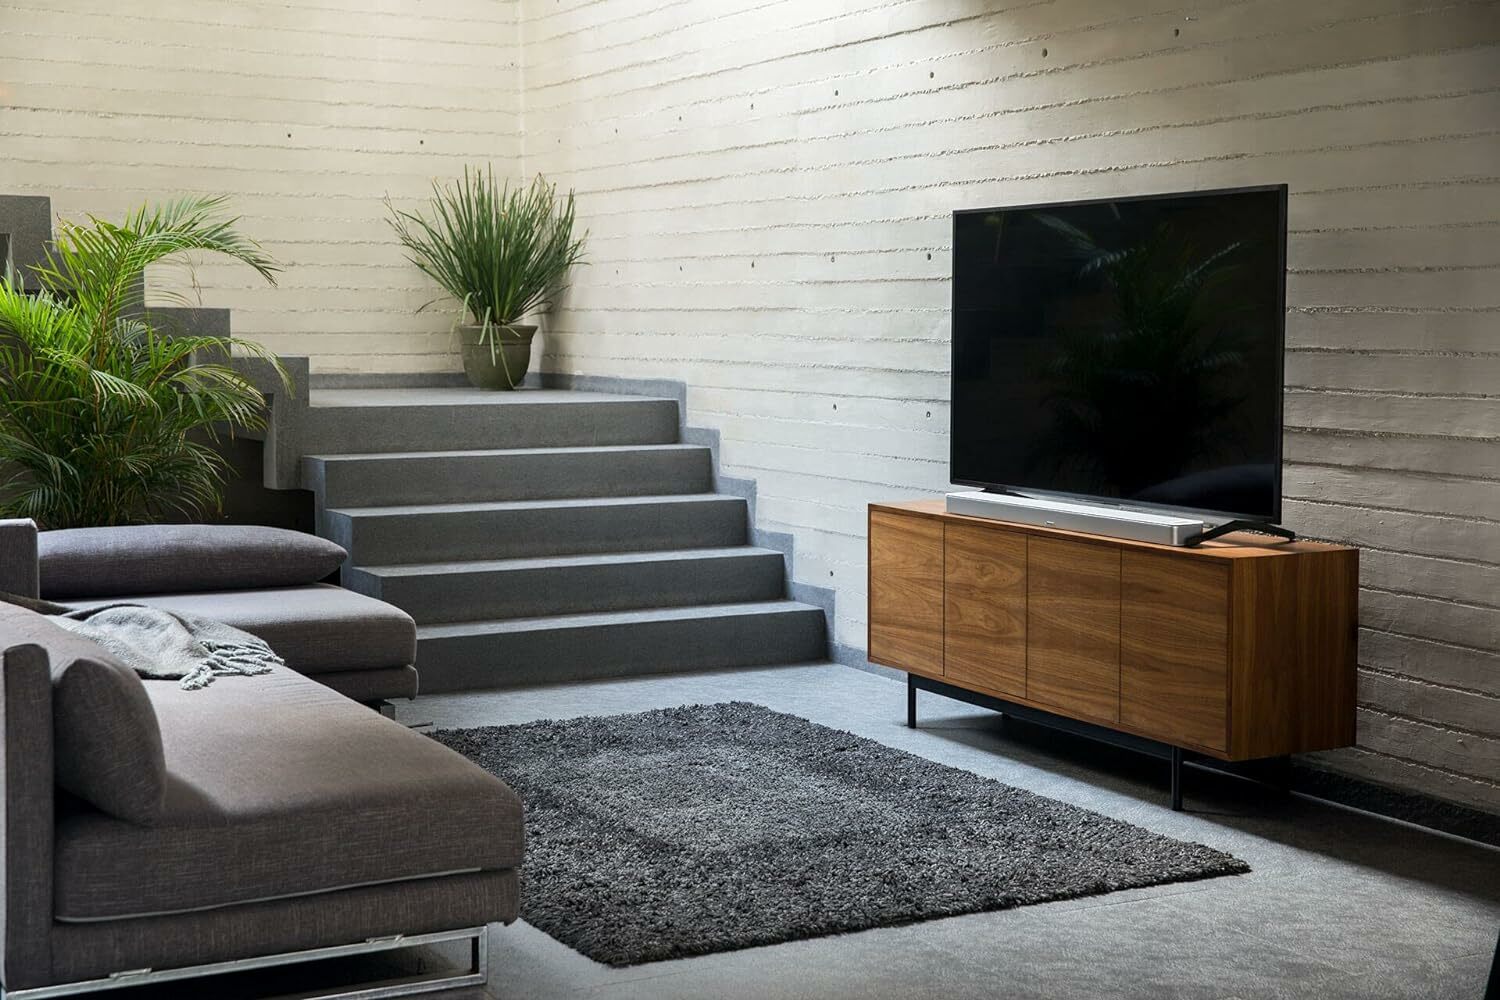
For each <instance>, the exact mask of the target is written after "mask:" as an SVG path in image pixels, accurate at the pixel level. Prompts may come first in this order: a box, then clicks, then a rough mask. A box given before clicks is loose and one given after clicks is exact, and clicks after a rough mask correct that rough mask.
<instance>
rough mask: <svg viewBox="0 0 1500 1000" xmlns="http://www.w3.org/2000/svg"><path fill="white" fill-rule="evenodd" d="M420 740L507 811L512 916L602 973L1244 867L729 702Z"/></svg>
mask: <svg viewBox="0 0 1500 1000" xmlns="http://www.w3.org/2000/svg"><path fill="white" fill-rule="evenodd" d="M434 739H437V740H439V741H441V742H442V743H445V744H447V745H448V746H450V747H452V748H453V749H455V750H457V751H458V752H459V753H461V754H463V755H464V756H466V757H468V758H470V759H471V760H473V761H475V762H477V763H478V764H479V765H480V766H482V767H483V768H485V770H487V771H489V772H490V773H492V774H494V775H497V776H498V777H500V778H502V779H503V780H504V781H505V782H506V783H507V784H509V785H510V786H511V787H512V788H514V789H515V790H516V791H517V792H518V793H520V795H521V798H522V799H523V800H524V801H525V803H526V835H527V846H526V863H525V867H524V869H523V872H522V887H521V916H522V917H523V918H525V919H526V921H527V922H529V923H530V924H532V925H533V926H535V927H537V928H539V929H540V930H542V931H544V932H546V933H547V934H550V935H551V936H553V937H555V938H557V939H558V940H559V941H562V942H563V943H565V944H568V945H570V946H572V947H573V948H576V949H577V950H578V951H580V952H582V953H583V954H585V955H587V956H588V957H590V958H592V959H595V960H597V961H600V962H607V963H609V964H610V965H616V966H621V965H637V964H639V963H642V962H655V961H659V960H661V959H668V958H682V957H686V956H689V955H704V954H708V953H710V952H716V951H730V950H732V949H736V948H749V947H753V946H755V945H765V944H775V943H777V942H781V941H791V940H795V939H797V938H808V937H816V936H819V935H823V934H835V933H839V932H842V931H857V930H863V929H865V928H869V927H881V926H886V925H890V924H903V923H910V922H912V921H917V920H929V919H931V918H933V917H946V916H952V915H954V914H959V913H976V912H979V911H982V910H998V909H1004V908H1007V907H1012V906H1026V905H1028V904H1031V903H1042V902H1046V901H1048V900H1056V899H1069V898H1072V897H1075V896H1088V895H1094V894H1097V893H1105V892H1114V891H1115V890H1117V889H1129V888H1135V887H1139V886H1147V885H1160V884H1162V883H1166V882H1183V881H1188V880H1191V879H1201V878H1211V877H1214V876H1217V875H1231V874H1239V873H1243V872H1247V871H1249V870H1250V869H1249V867H1248V866H1247V865H1246V864H1245V863H1244V862H1242V861H1240V860H1238V859H1236V858H1234V857H1231V856H1230V855H1228V854H1224V853H1222V852H1220V851H1215V850H1212V849H1210V848H1207V847H1204V846H1202V845H1200V844H1189V843H1185V842H1183V841H1180V840H1172V839H1169V838H1167V837H1162V836H1158V835H1157V834H1154V833H1151V832H1150V831H1148V830H1143V829H1141V828H1140V827H1137V826H1132V825H1130V824H1128V823H1122V822H1119V821H1117V820H1113V819H1109V818H1108V817H1105V816H1101V815H1099V814H1098V813H1093V812H1089V811H1087V810H1085V809H1079V808H1077V807H1076V806H1070V805H1067V804H1065V803H1062V802H1057V801H1054V800H1052V799H1048V798H1043V797H1042V796H1040V795H1035V794H1032V793H1031V792H1026V791H1022V790H1021V789H1019V788H1012V787H1010V786H1009V785H1003V784H1001V783H999V782H998V781H991V780H990V779H988V778H981V777H979V776H978V775H976V774H972V773H970V772H968V771H960V770H956V769H954V768H951V767H945V766H943V765H941V764H935V763H933V762H932V761H929V760H924V759H923V758H921V757H915V756H913V755H911V754H908V753H903V752H902V751H900V750H893V749H891V748H890V747H887V746H882V745H881V744H879V743H875V742H873V741H871V740H867V739H863V738H861V737H858V736H853V735H851V734H849V733H844V732H838V731H836V730H833V729H829V728H827V727H824V726H819V725H816V724H814V723H811V722H808V721H807V720H806V719H800V718H797V717H796V716H791V715H783V714H781V713H779V712H773V711H771V710H770V709H767V708H764V707H762V706H760V705H751V704H746V703H744V702H733V703H729V704H722V705H695V706H689V707H684V708H670V709H665V710H662V711H656V712H644V713H641V714H640V715H618V716H613V717H606V718H585V719H569V720H566V721H562V722H550V721H548V722H535V723H530V724H528V725H522V726H500V727H489V728H483V729H455V730H447V731H443V732H438V733H435V734H434Z"/></svg>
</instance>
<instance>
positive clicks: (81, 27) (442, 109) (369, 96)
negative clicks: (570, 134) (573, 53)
mask: <svg viewBox="0 0 1500 1000" xmlns="http://www.w3.org/2000/svg"><path fill="white" fill-rule="evenodd" d="M516 15H517V6H516V3H515V2H514V0H444V2H442V3H440V4H413V3H408V2H403V0H375V2H356V0H317V2H316V3H301V2H298V3H276V2H266V0H198V2H194V3H180V2H168V0H148V2H132V3H127V4H121V3H114V2H111V0H24V2H21V3H16V4H7V5H6V7H5V9H4V10H3V11H0V194H7V195H15V194H22V195H45V196H49V197H51V198H52V206H53V209H54V210H55V211H56V212H58V213H60V214H61V215H63V216H64V217H68V218H74V219H77V218H79V217H81V216H82V215H83V214H84V213H91V214H94V215H99V216H102V217H104V218H116V217H119V216H121V215H123V214H124V213H125V212H126V211H128V210H130V209H132V208H134V207H135V206H137V205H139V204H141V203H142V202H144V201H147V200H161V199H164V198H170V197H175V196H179V195H183V194H227V195H229V196H230V198H231V207H232V209H233V210H234V211H236V212H238V213H241V214H242V215H243V216H244V219H243V222H242V224H241V227H242V228H243V229H244V231H245V232H246V233H248V234H250V235H252V236H254V237H256V238H257V239H259V240H260V241H261V242H262V243H264V245H265V246H266V247H267V249H269V250H270V251H271V253H272V254H273V255H274V256H275V257H276V258H277V259H278V260H280V261H281V262H282V263H283V264H284V265H286V272H285V273H284V275H283V276H282V277H281V280H280V287H279V288H277V289H270V288H267V287H266V286H264V285H262V284H258V283H257V279H256V278H255V275H254V274H253V273H252V272H250V271H248V270H246V269H243V268H236V267H228V266H224V265H218V264H209V265H205V266H203V267H202V268H200V269H199V273H198V280H199V282H200V284H201V285H202V287H203V299H204V301H205V302H207V303H208V304H210V305H213V306H220V307H231V308H233V310H234V322H235V332H236V333H237V334H239V335H241V336H247V337H251V338H253V339H256V340H259V341H261V342H262V343H264V344H265V345H266V346H268V347H270V348H272V349H273V350H276V351H280V352H282V353H286V354H305V355H310V356H312V357H313V358H314V359H315V368H316V370H317V371H320V372H328V371H448V370H453V369H455V368H456V367H457V359H456V355H455V353H454V345H453V339H452V336H451V319H450V317H449V316H447V315H446V314H440V313H435V312H429V313H425V314H423V315H421V316H417V315H414V314H415V312H416V310H417V308H418V307H419V306H421V305H422V304H423V303H425V302H427V301H429V300H430V299H432V298H433V296H434V291H433V289H432V287H431V285H430V284H429V283H428V282H426V281H425V280H424V279H421V277H420V276H419V275H418V274H417V273H416V272H415V270H414V269H412V268H411V267H410V266H408V265H407V264H406V263H405V262H404V261H403V259H402V256H401V253H400V250H399V249H398V248H397V247H396V245H395V243H394V241H393V240H392V238H391V234H390V231H389V229H388V228H387V226H386V225H385V223H384V221H383V220H384V218H385V214H386V213H385V207H384V205H383V204H382V199H383V198H384V197H385V196H386V195H387V194H389V195H390V196H391V197H392V198H393V200H394V201H395V202H396V203H397V204H399V205H401V206H402V207H407V206H410V205H413V204H416V203H417V201H418V200H419V199H421V198H422V197H424V196H425V195H426V194H427V192H428V185H429V183H430V181H431V179H432V178H434V177H449V176H457V175H458V174H459V173H461V171H462V169H463V166H464V165H465V164H469V163H473V164H479V163H485V162H494V163H495V165H496V169H497V170H498V171H501V172H502V173H504V174H506V175H513V174H519V154H520V118H519V107H520V100H519V93H518V89H517V83H518V65H517V63H518V56H517V23H516ZM185 281H186V279H185V277H184V276H183V275H181V274H162V275H157V276H155V278H154V282H153V283H154V284H156V285H157V286H158V287H161V286H168V285H169V286H172V287H178V288H181V287H184V285H185Z"/></svg>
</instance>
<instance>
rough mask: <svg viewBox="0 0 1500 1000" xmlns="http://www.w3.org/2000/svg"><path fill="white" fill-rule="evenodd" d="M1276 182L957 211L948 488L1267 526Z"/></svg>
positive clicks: (1273, 414)
mask: <svg viewBox="0 0 1500 1000" xmlns="http://www.w3.org/2000/svg"><path fill="white" fill-rule="evenodd" d="M1285 262H1286V188H1285V187H1284V186H1275V187H1262V188H1245V189H1237V190H1232V191H1205V192H1195V193H1189V194H1173V195H1155V196H1151V197H1143V198H1120V199H1110V200H1101V201H1088V202H1073V203H1068V204H1056V205H1029V206H1024V207H1019V208H994V209H979V210H974V211H963V212H956V213H954V216H953V400H952V439H951V448H952V452H951V474H952V479H953V482H955V483H962V484H965V485H969V486H982V487H985V488H988V489H995V490H1011V491H1015V492H1021V493H1028V492H1029V493H1034V494H1043V495H1047V494H1055V495H1064V496H1070V497H1087V498H1095V499H1100V498H1102V499H1105V500H1107V501H1110V502H1115V503H1122V504H1126V505H1130V506H1137V505H1139V506H1150V507H1165V508H1171V509H1174V510H1185V511H1194V512H1206V513H1212V514H1222V515H1226V516H1233V517H1241V518H1253V519H1256V520H1262V521H1270V522H1273V523H1274V522H1279V521H1280V519H1281V419H1282V414H1281V405H1282V404H1281V397H1282V359H1283V344H1284V339H1285V314H1286V310H1285V300H1286V263H1285Z"/></svg>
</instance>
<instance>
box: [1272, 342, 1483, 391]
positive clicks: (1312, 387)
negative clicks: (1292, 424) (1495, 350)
mask: <svg viewBox="0 0 1500 1000" xmlns="http://www.w3.org/2000/svg"><path fill="white" fill-rule="evenodd" d="M1320 353H1325V354H1326V353H1332V352H1327V351H1325V352H1320ZM1398 356H1399V355H1398ZM1438 356H1440V357H1441V356H1444V355H1438ZM1446 356H1448V357H1463V356H1464V355H1446ZM1488 356H1489V355H1468V357H1471V358H1481V357H1488ZM1286 387H1287V388H1288V389H1295V390H1297V391H1299V392H1330V393H1340V394H1345V395H1360V396H1392V397H1395V398H1398V399H1500V392H1418V391H1416V390H1402V389H1350V388H1348V387H1345V386H1336V385H1317V384H1313V383H1307V382H1297V381H1294V380H1288V381H1287V383H1286Z"/></svg>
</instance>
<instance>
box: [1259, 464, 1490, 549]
mask: <svg viewBox="0 0 1500 1000" xmlns="http://www.w3.org/2000/svg"><path fill="white" fill-rule="evenodd" d="M1295 464H1297V465H1306V464H1308V463H1305V462H1297V463H1295ZM1328 468H1335V469H1347V468H1349V467H1348V466H1328ZM1391 471H1399V472H1402V473H1404V474H1408V475H1416V474H1417V473H1415V472H1408V471H1407V470H1391ZM1493 481H1494V480H1493V479H1483V478H1477V477H1476V478H1475V479H1473V480H1471V482H1479V483H1488V482H1493ZM1286 499H1288V500H1295V501H1297V503H1299V504H1308V505H1315V506H1320V507H1328V508H1331V509H1333V510H1338V511H1350V510H1359V511H1368V512H1370V513H1372V514H1408V515H1411V516H1413V517H1434V518H1441V519H1444V520H1453V521H1460V522H1468V523H1470V524H1472V525H1474V526H1475V527H1476V528H1483V529H1486V530H1487V529H1489V528H1491V527H1495V528H1500V517H1496V518H1489V517H1482V516H1480V515H1478V514H1468V513H1462V512H1460V513H1438V512H1436V511H1431V510H1416V509H1413V508H1410V507H1375V506H1371V505H1370V504H1365V503H1356V502H1352V501H1347V500H1328V499H1323V498H1319V497H1303V496H1295V495H1291V494H1288V495H1287V497H1286ZM1496 514H1497V515H1500V511H1496ZM1388 551H1397V550H1388ZM1410 554H1411V555H1423V554H1425V553H1419V552H1413V553H1410ZM1481 561H1485V560H1481ZM1487 562H1488V564H1489V565H1500V560H1494V561H1487Z"/></svg>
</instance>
